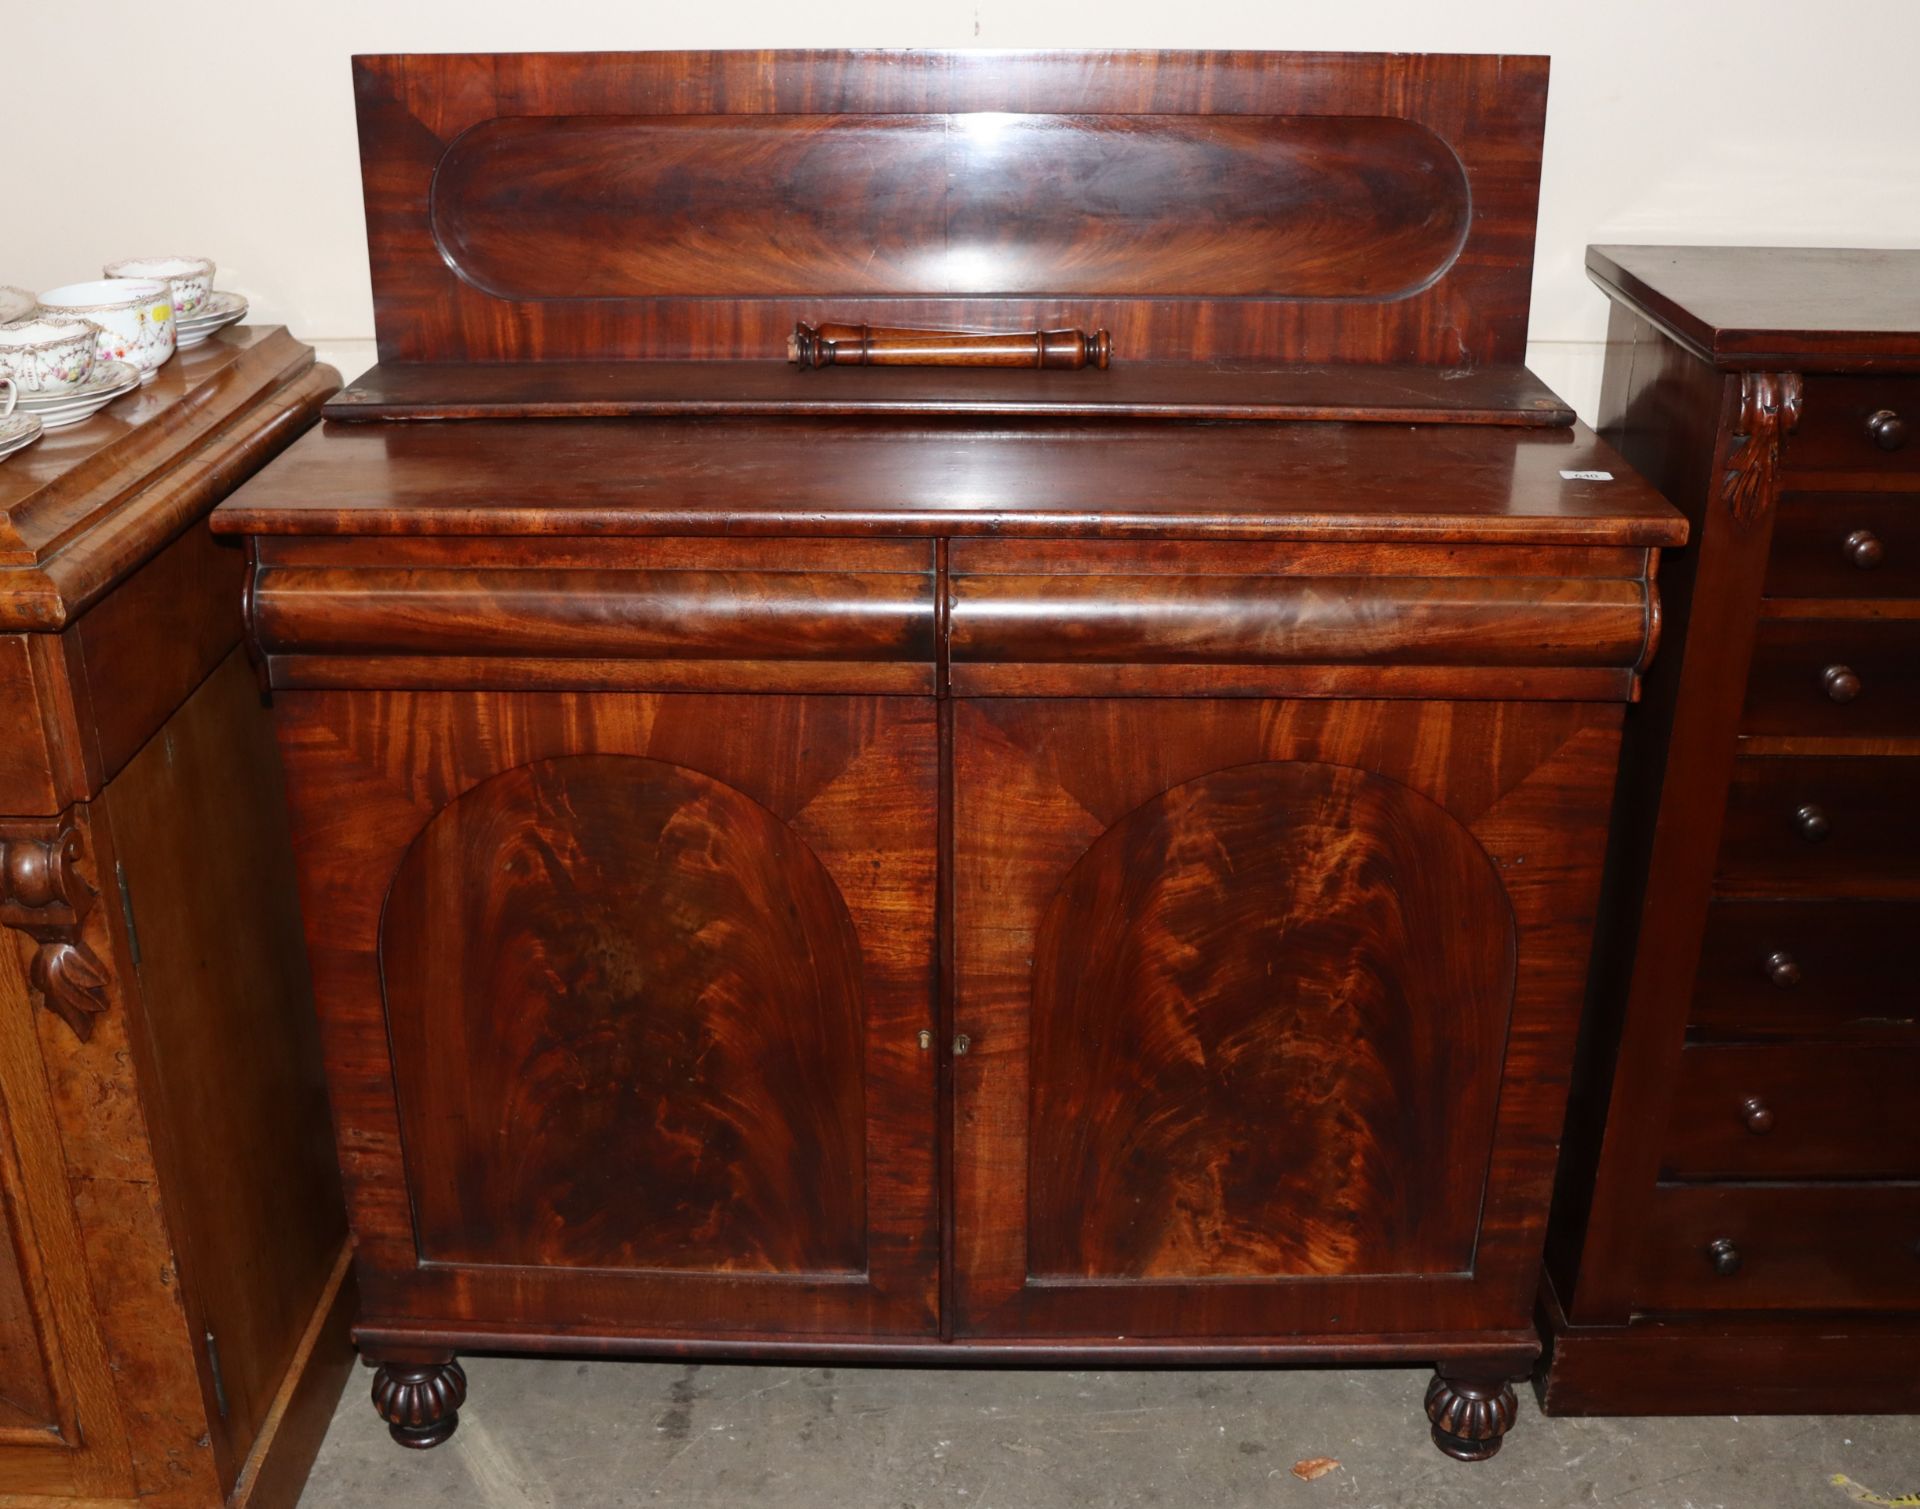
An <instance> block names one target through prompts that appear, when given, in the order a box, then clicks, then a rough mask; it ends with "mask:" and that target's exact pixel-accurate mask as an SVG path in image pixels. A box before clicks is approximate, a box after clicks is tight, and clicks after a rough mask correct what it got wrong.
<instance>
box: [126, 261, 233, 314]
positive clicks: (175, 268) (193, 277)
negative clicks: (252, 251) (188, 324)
mask: <svg viewBox="0 0 1920 1509" xmlns="http://www.w3.org/2000/svg"><path fill="white" fill-rule="evenodd" d="M101 271H102V272H103V273H104V274H105V275H106V276H107V277H109V278H138V279H141V280H143V281H146V282H150V283H165V284H166V285H167V287H169V288H171V289H172V290H173V317H174V318H175V319H176V320H178V319H183V318H185V317H186V316H187V315H190V314H192V313H194V312H195V311H196V310H198V309H199V308H200V306H201V305H202V304H204V303H206V302H207V298H208V296H209V295H210V294H211V293H212V292H213V263H211V262H210V261H208V260H207V259H206V258H205V257H127V258H125V259H123V260H121V261H119V262H109V263H108V264H107V265H106V266H105V267H103V268H102V269H101Z"/></svg>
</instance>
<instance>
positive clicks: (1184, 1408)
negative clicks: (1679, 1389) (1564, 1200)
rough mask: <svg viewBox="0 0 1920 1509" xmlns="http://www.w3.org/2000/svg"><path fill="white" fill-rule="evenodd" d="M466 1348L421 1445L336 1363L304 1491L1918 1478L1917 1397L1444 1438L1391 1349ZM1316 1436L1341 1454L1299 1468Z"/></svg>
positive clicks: (547, 1499) (714, 1493)
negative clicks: (730, 1352) (1048, 1362)
mask: <svg viewBox="0 0 1920 1509" xmlns="http://www.w3.org/2000/svg"><path fill="white" fill-rule="evenodd" d="M1916 1365H1920V1359H1916ZM465 1366H466V1368H467V1375H468V1379H469V1381H470V1385H471V1389H470V1392H469V1395H468V1404H467V1407H466V1408H465V1409H464V1410H462V1411H461V1415H460V1429H459V1432H458V1433H457V1434H456V1435H455V1436H454V1438H453V1439H452V1440H451V1441H450V1442H448V1443H447V1444H446V1445H444V1446H441V1447H439V1448H437V1449H436V1450H433V1451H428V1452H409V1451H404V1450H402V1449H401V1448H400V1447H398V1446H395V1445H393V1444H392V1442H390V1441H389V1440H388V1439H387V1433H386V1427H385V1426H384V1425H382V1424H381V1423H380V1421H379V1420H377V1419H376V1418H375V1417H374V1413H373V1410H372V1407H371V1406H370V1405H369V1404H368V1402H367V1389H368V1386H369V1381H370V1377H371V1375H370V1374H368V1373H367V1372H365V1371H364V1370H358V1371H356V1373H355V1375H354V1379H353V1382H352V1383H351V1384H350V1385H349V1387H348V1390H347V1395H346V1397H345V1398H344V1399H343V1400H342V1401H341V1406H340V1410H339V1413H338V1414H337V1415H336V1416H335V1418H334V1422H333V1427H332V1429H331V1430H330V1432H329V1433H328V1435H327V1439H326V1443H325V1445H324V1446H323V1447H322V1448H321V1452H320V1458H319V1461H318V1462H317V1463H316V1464H315V1467H314V1471H313V1477H312V1479H311V1481H310V1483H309V1485H308V1488H307V1492H306V1495H305V1497H303V1498H302V1499H301V1501H300V1502H301V1506H302V1509H370V1506H374V1505H381V1506H406V1505H415V1504H418V1505H434V1504H460V1505H467V1506H474V1509H562V1506H575V1505H577V1506H580V1509H614V1506H623V1505H672V1506H683V1505H684V1506H688V1509H723V1506H724V1509H735V1506H748V1505H762V1504H765V1505H773V1506H776V1509H921V1506H932V1505H942V1506H963V1509H1069V1506H1071V1509H1088V1506H1099V1505H1164V1506H1167V1509H1199V1506H1216V1505H1217V1506H1223V1509H1234V1506H1240V1505H1280V1506H1302V1509H1307V1506H1312V1505H1315V1504H1324V1505H1328V1506H1335V1505H1339V1506H1354V1505H1381V1506H1396V1509H1397V1506H1401V1505H1418V1506H1421V1509H1450V1506H1455V1505H1458V1506H1462V1509H1465V1506H1473V1509H1487V1506H1494V1509H1506V1506H1512V1509H1531V1506H1540V1509H1557V1506H1561V1505H1588V1504H1606V1505H1610V1506H1619V1509H1628V1506H1636V1509H1637V1506H1647V1509H1655V1506H1657V1509H1820V1506H1823V1505H1826V1506H1831V1509H1846V1506H1847V1505H1849V1504H1850V1503H1858V1502H1862V1501H1864V1502H1869V1503H1885V1502H1886V1501H1888V1500H1899V1501H1901V1502H1911V1501H1908V1500H1902V1499H1901V1497H1900V1496H1901V1495H1903V1494H1910V1493H1916V1492H1920V1418H1914V1417H1899V1416H1874V1417H1864V1418H1858V1417H1855V1418H1849V1417H1837V1416H1828V1417H1812V1416H1809V1417H1793V1418H1779V1417H1774V1418H1767V1417H1760V1416H1754V1417H1746V1418H1730V1417H1726V1416H1715V1417H1710V1418H1704V1419H1667V1420H1548V1419H1545V1418H1543V1417H1542V1416H1541V1414H1540V1412H1539V1410H1538V1409H1536V1408H1535V1406H1534V1403H1533V1398H1532V1396H1531V1394H1530V1393H1526V1392H1522V1394H1521V1396H1520V1401H1521V1402H1520V1420H1519V1423H1518V1424H1517V1425H1515V1427H1514V1429H1513V1432H1512V1434H1511V1435H1509V1436H1508V1438H1507V1444H1506V1447H1505V1449H1504V1450H1503V1451H1502V1452H1501V1453H1500V1455H1499V1456H1498V1457H1496V1458H1495V1459H1494V1460H1493V1461H1491V1462H1485V1463H1479V1464H1476V1465H1471V1466H1469V1465H1466V1464H1462V1463H1458V1462H1452V1461H1449V1460H1447V1459H1446V1458H1445V1457H1442V1456H1441V1455H1440V1454H1439V1453H1438V1452H1436V1451H1435V1450H1434V1449H1433V1447H1432V1446H1431V1445H1430V1444H1429V1443H1428V1441H1427V1433H1426V1421H1425V1419H1424V1417H1423V1416H1422V1414H1421V1397H1422V1394H1423V1392H1424V1390H1425V1386H1426V1381H1427V1376H1428V1375H1427V1374H1426V1373H1425V1372H1424V1371H1420V1372H1414V1371H1407V1370H1402V1369H1393V1370H1373V1371H1362V1372H1330V1371H1294V1372H1277V1371H1276V1372H1092V1373H1067V1372H982V1371H975V1370H957V1369H956V1370H939V1371H935V1370H900V1369H890V1368H889V1369H881V1368H852V1367H834V1368H800V1367H750V1366H744V1365H739V1366H734V1365H724V1366H723V1365H719V1364H712V1363H709V1364H682V1363H646V1362H594V1363H584V1362H572V1361H536V1360H527V1359H506V1358H492V1357H476V1358H470V1359H467V1360H466V1363H465ZM1311 1457H1334V1458H1337V1459H1338V1460H1339V1462H1340V1466H1339V1467H1338V1468H1336V1469H1334V1470H1333V1471H1331V1472H1329V1473H1327V1474H1326V1475H1325V1476H1323V1477H1320V1478H1317V1479H1315V1480H1313V1481H1310V1482H1309V1481H1302V1480H1300V1479H1298V1478H1296V1477H1295V1476H1294V1475H1293V1472H1292V1468H1293V1465H1294V1463H1295V1462H1296V1461H1300V1460H1302V1459H1305V1458H1311ZM1836 1475H1844V1477H1845V1478H1846V1479H1848V1480H1849V1482H1850V1483H1851V1484H1852V1485H1854V1486H1853V1487H1851V1488H1849V1487H1848V1486H1846V1485H1840V1484H1836V1483H1834V1481H1833V1479H1834V1477H1835V1476H1836ZM1861 1494H1871V1495H1873V1497H1869V1498H1865V1499H1864V1500H1863V1499H1862V1498H1861V1497H1859V1495H1861Z"/></svg>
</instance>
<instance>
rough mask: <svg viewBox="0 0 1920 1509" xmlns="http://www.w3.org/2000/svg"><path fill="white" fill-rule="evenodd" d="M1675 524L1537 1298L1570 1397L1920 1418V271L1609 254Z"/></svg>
mask: <svg viewBox="0 0 1920 1509" xmlns="http://www.w3.org/2000/svg"><path fill="white" fill-rule="evenodd" d="M1587 266H1588V270H1589V272H1590V273H1591V274H1592V276H1593V278H1594V279H1595V281H1596V282H1597V283H1599V285H1600V287H1601V288H1602V289H1604V290H1605V291H1606V293H1607V294H1608V296H1609V297H1610V298H1612V300H1613V301H1614V306H1613V312H1612V325H1611V327H1610V331H1609V336H1608V341H1609V344H1608V349H1607V364H1606V378H1605V388H1604V393H1603V397H1602V413H1601V424H1602V428H1603V432H1604V433H1605V434H1606V436H1607V437H1608V438H1609V439H1610V440H1611V441H1612V442H1613V443H1614V444H1615V445H1616V446H1618V447H1619V448H1620V450H1621V451H1622V452H1623V453H1625V454H1626V455H1627V456H1628V458H1629V459H1630V460H1631V461H1632V462H1633V463H1634V465H1636V466H1637V467H1639V468H1640V469H1641V470H1642V471H1643V472H1644V473H1645V474H1646V476H1647V477H1648V478H1649V479H1651V480H1653V481H1655V482H1657V483H1658V484H1659V485H1660V487H1661V488H1662V489H1663V491H1664V492H1665V493H1666V495H1667V496H1668V497H1669V498H1670V499H1672V501H1673V502H1674V503H1675V504H1676V505H1678V506H1679V507H1681V508H1682V509H1683V510H1684V511H1685V512H1686V513H1687V515H1688V517H1689V519H1690V521H1691V523H1692V525H1693V529H1694V545H1693V547H1692V548H1690V549H1688V550H1687V551H1686V552H1685V553H1684V554H1682V555H1679V556H1676V557H1674V558H1673V559H1672V561H1671V562H1670V563H1669V568H1668V569H1667V570H1666V571H1665V572H1664V573H1663V579H1664V581H1665V582H1666V584H1667V587H1668V592H1667V596H1668V600H1669V608H1668V614H1667V627H1666V631H1665V636H1664V642H1665V648H1663V649H1662V651H1661V658H1660V663H1659V666H1658V668H1657V669H1656V670H1655V671H1654V672H1653V673H1652V675H1651V676H1650V677H1649V679H1648V683H1647V687H1648V695H1647V698H1646V701H1645V703H1644V705H1643V706H1641V707H1640V708H1638V709H1636V710H1635V712H1634V714H1633V716H1632V717H1631V718H1630V719H1629V720H1628V723H1629V727H1628V734H1627V745H1626V756H1625V763H1624V766H1623V774H1622V781H1621V801H1620V805H1619V809H1618V821H1617V831H1616V834H1615V843H1614V853H1613V857H1612V860H1611V862H1610V868H1609V879H1608V882H1607V888H1608V899H1607V904H1606V920H1605V925H1604V927H1603V930H1602V933H1601V937H1602V940H1603V941H1602V947H1601V951H1600V956H1599V966H1598V967H1597V968H1596V970H1595V975H1594V982H1593V993H1594V1000H1593V1009H1592V1012H1591V1016H1590V1022H1591V1032H1590V1038H1589V1041H1588V1042H1587V1044H1586V1045H1585V1047H1584V1049H1583V1052H1582V1054H1581V1065H1580V1071H1579V1075H1578V1078H1577V1080H1576V1089H1575V1105H1574V1114H1573V1116H1572V1119H1571V1121H1570V1124H1569V1133H1568V1157H1567V1160H1566V1167H1565V1170H1564V1173H1563V1176H1562V1180H1561V1187H1560V1190H1559V1192H1558V1195H1557V1197H1556V1204H1555V1211H1554V1218H1553V1226H1552V1232H1551V1236H1550V1241H1549V1263H1548V1270H1547V1282H1546V1284H1545V1287H1544V1288H1543V1291H1542V1312H1543V1317H1544V1319H1543V1327H1544V1329H1545V1331H1546V1334H1547V1338H1548V1343H1549V1346H1550V1349H1551V1350H1550V1355H1549V1356H1548V1357H1547V1358H1546V1359H1545V1365H1544V1366H1543V1368H1542V1370H1541V1372H1540V1375H1539V1390H1540V1396H1541V1400H1542V1402H1543V1404H1544V1405H1545V1407H1546V1408H1547V1409H1548V1410H1549V1411H1550V1412H1553V1413H1565V1414H1642V1413H1647V1414H1652V1413H1669V1412H1671V1413H1712V1414H1719V1413H1729V1412H1732V1413H1743V1414H1744V1413H1760V1412H1764V1411H1775V1412H1788V1413H1801V1412H1812V1411H1848V1412H1852V1411H1867V1410H1892V1411H1897V1410H1920V1374H1917V1373H1916V1371H1915V1368H1914V1358H1915V1355H1916V1352H1917V1351H1920V1124H1916V1121H1915V1118H1914V1115H1913V1099H1914V1097H1913V1085H1914V1073H1915V1069H1916V1066H1917V1065H1920V1012H1917V1011H1916V1006H1920V1000H1917V999H1916V985H1915V974H1914V971H1913V969H1912V967H1911V965H1910V964H1909V962H1908V959H1907V953H1906V951H1907V949H1908V947H1909V946H1910V939H1911V934H1909V933H1908V931H1907V929H1909V928H1911V927H1913V926H1914V924H1915V922H1916V921H1920V862H1917V861H1916V858H1915V856H1916V853H1920V785H1916V779H1917V778H1920V610H1917V609H1916V599H1917V598H1920V571H1917V569H1916V562H1917V561H1920V441H1915V440H1914V438H1913V431H1914V429H1915V427H1916V426H1920V253H1914V252H1872V251H1820V250H1771V249H1764V248H1726V247H1693V248H1681V247H1595V248H1593V249H1592V250H1590V251H1589V253H1588V257H1587Z"/></svg>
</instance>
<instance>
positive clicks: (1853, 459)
mask: <svg viewBox="0 0 1920 1509" xmlns="http://www.w3.org/2000/svg"><path fill="white" fill-rule="evenodd" d="M1786 466H1787V476H1788V479H1789V481H1791V479H1793V478H1795V477H1797V476H1799V475H1800V474H1801V473H1803V472H1878V473H1882V474H1886V475H1891V476H1901V477H1920V377H1809V378H1808V379H1807V380H1806V396H1805V399H1804V402H1803V403H1802V406H1801V413H1800V424H1799V427H1798V428H1797V429H1796V430H1795V431H1794V433H1793V435H1792V436H1791V437H1790V438H1789V439H1788V441H1787V451H1786Z"/></svg>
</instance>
